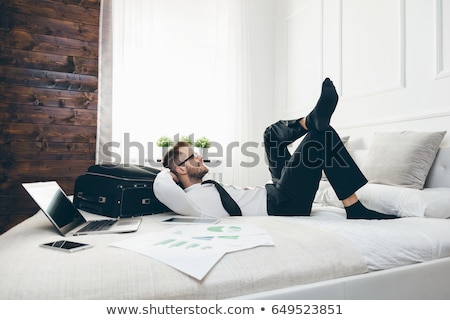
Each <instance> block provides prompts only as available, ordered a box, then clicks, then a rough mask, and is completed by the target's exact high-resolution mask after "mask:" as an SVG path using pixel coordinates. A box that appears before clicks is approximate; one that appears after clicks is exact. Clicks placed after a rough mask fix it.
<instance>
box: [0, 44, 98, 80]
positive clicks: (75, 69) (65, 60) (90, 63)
mask: <svg viewBox="0 0 450 320" xmlns="http://www.w3.org/2000/svg"><path fill="white" fill-rule="evenodd" d="M0 65H3V66H12V67H21V68H29V69H39V70H48V71H57V72H65V73H76V74H85V75H91V76H95V77H97V75H98V60H96V59H89V58H80V57H74V56H67V55H61V54H51V53H45V52H34V51H27V50H20V49H11V48H3V47H0Z"/></svg>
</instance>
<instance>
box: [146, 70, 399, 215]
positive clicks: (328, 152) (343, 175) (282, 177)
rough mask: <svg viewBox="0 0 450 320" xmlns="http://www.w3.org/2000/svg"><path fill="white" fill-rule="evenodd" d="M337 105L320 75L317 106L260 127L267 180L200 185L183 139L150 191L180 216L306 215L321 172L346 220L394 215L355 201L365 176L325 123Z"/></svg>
mask: <svg viewBox="0 0 450 320" xmlns="http://www.w3.org/2000/svg"><path fill="white" fill-rule="evenodd" d="M337 103H338V94H337V92H336V89H335V87H334V84H333V82H332V81H331V80H330V79H329V78H326V79H325V80H324V81H323V83H322V90H321V95H320V97H319V99H318V101H317V104H316V106H315V107H314V108H313V109H312V111H311V112H310V113H309V114H308V115H307V116H305V117H302V118H299V119H294V120H280V121H278V122H276V123H274V124H272V125H270V126H269V127H267V128H266V130H265V132H264V147H265V152H266V155H267V159H268V163H269V171H270V174H271V176H272V183H268V184H266V185H265V186H263V187H255V188H245V189H243V188H238V187H235V186H220V185H219V186H216V185H213V184H210V183H208V184H205V183H203V184H202V182H203V178H204V176H205V175H206V174H207V173H208V168H207V167H206V166H205V165H204V163H203V159H202V157H201V156H198V155H196V154H194V152H193V150H192V149H191V148H190V146H189V145H188V144H187V143H183V142H178V143H177V144H176V145H175V146H174V147H173V148H172V149H171V150H169V151H168V152H167V153H166V154H165V155H164V159H163V166H164V169H163V170H161V173H159V174H158V176H157V178H156V179H155V184H154V191H155V195H156V196H157V198H158V199H159V200H160V201H161V202H162V203H164V204H165V205H166V206H167V207H169V208H170V209H171V210H173V211H174V212H176V213H179V214H183V215H191V216H218V217H225V216H228V215H243V216H256V215H280V216H299V215H300V216H308V215H310V214H311V208H312V204H313V201H314V197H315V194H316V192H317V189H318V187H319V182H320V180H321V177H322V171H323V172H325V174H326V176H327V178H328V180H329V182H330V184H331V185H332V187H333V189H334V190H335V192H336V195H337V196H338V198H339V199H340V200H341V201H342V203H343V205H344V208H345V211H346V214H347V218H348V219H393V218H396V216H393V215H387V214H383V213H379V212H376V211H372V210H369V209H367V208H366V207H364V205H363V204H362V203H361V202H360V201H359V200H358V197H357V195H356V193H355V192H356V191H357V190H358V189H360V188H361V187H362V186H363V185H365V184H366V183H367V179H366V178H365V177H364V175H363V173H362V172H361V170H360V169H359V168H358V166H357V165H356V163H355V162H354V161H353V159H352V157H351V156H350V154H349V153H348V151H347V150H346V148H345V147H344V145H343V143H342V141H341V139H340V137H339V135H338V134H337V133H336V131H335V130H334V129H333V128H332V127H331V126H330V120H331V116H332V115H333V112H334V110H335V108H336V105H337ZM301 137H303V139H302V141H301V142H300V144H299V146H298V147H297V148H296V150H295V151H294V152H293V153H292V154H290V153H289V151H288V148H287V147H288V146H289V145H290V144H291V143H292V142H294V141H295V140H297V139H299V138H301ZM220 189H224V190H225V191H226V192H225V191H223V190H220ZM222 193H227V196H228V195H229V196H231V198H232V199H233V200H234V202H235V203H237V206H238V209H237V210H238V211H239V212H238V213H237V214H232V213H230V210H229V209H228V208H226V207H227V206H226V204H225V203H224V200H223V197H222ZM233 200H231V201H233Z"/></svg>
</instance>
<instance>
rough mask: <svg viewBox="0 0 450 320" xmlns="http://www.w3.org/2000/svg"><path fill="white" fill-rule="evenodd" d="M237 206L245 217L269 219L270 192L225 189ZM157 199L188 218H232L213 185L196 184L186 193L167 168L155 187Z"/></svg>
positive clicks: (227, 186)
mask: <svg viewBox="0 0 450 320" xmlns="http://www.w3.org/2000/svg"><path fill="white" fill-rule="evenodd" d="M223 187H224V189H225V190H226V191H227V192H228V193H229V194H230V196H231V197H232V198H233V199H234V200H235V201H236V202H237V204H238V205H239V207H240V208H241V211H242V215H243V216H263V215H267V192H266V188H265V187H255V188H237V187H234V186H229V185H223ZM153 191H154V193H155V196H156V197H157V198H158V200H159V201H161V202H162V203H163V204H165V205H166V206H167V207H168V208H169V209H170V210H172V211H173V212H175V213H178V214H181V215H186V216H210V217H228V216H229V214H228V212H226V211H225V209H224V208H223V206H222V202H221V201H220V195H219V193H218V192H217V189H216V187H215V186H214V185H213V184H195V185H192V186H190V187H188V188H186V189H184V190H183V189H182V188H181V187H180V186H179V185H177V184H176V183H175V181H173V179H172V175H171V174H170V170H169V169H167V168H164V169H162V170H161V172H160V173H158V175H157V176H156V179H155V182H154V184H153Z"/></svg>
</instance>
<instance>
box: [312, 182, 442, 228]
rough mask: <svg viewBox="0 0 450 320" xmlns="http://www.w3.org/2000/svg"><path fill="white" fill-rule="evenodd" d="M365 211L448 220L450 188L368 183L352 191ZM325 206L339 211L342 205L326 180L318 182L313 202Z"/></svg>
mask: <svg viewBox="0 0 450 320" xmlns="http://www.w3.org/2000/svg"><path fill="white" fill-rule="evenodd" d="M356 194H357V196H358V198H359V199H360V201H361V203H362V204H363V205H364V206H365V207H366V208H368V209H371V210H374V211H377V212H380V213H384V214H393V215H396V216H399V217H428V218H441V219H446V218H449V217H450V188H425V189H423V190H418V189H411V188H404V187H396V186H388V185H382V184H372V183H368V184H366V185H365V186H363V187H362V188H361V189H359V190H358V191H357V192H356ZM314 201H315V202H316V203H320V204H322V205H325V206H333V207H340V208H342V207H343V205H342V202H341V201H340V200H339V199H338V198H337V196H336V193H335V192H334V190H333V188H332V187H331V185H330V184H329V182H327V181H321V183H320V187H319V190H318V192H317V194H316V198H315V200H314Z"/></svg>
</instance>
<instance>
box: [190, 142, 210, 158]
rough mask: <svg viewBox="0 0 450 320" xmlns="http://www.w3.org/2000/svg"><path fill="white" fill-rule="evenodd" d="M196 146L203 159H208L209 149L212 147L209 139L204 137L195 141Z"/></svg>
mask: <svg viewBox="0 0 450 320" xmlns="http://www.w3.org/2000/svg"><path fill="white" fill-rule="evenodd" d="M194 146H195V147H196V148H197V149H198V153H199V154H200V155H201V156H202V157H203V158H205V159H206V158H207V157H208V148H210V147H211V142H210V141H209V139H208V138H206V137H202V138H200V139H198V140H195V143H194Z"/></svg>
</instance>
